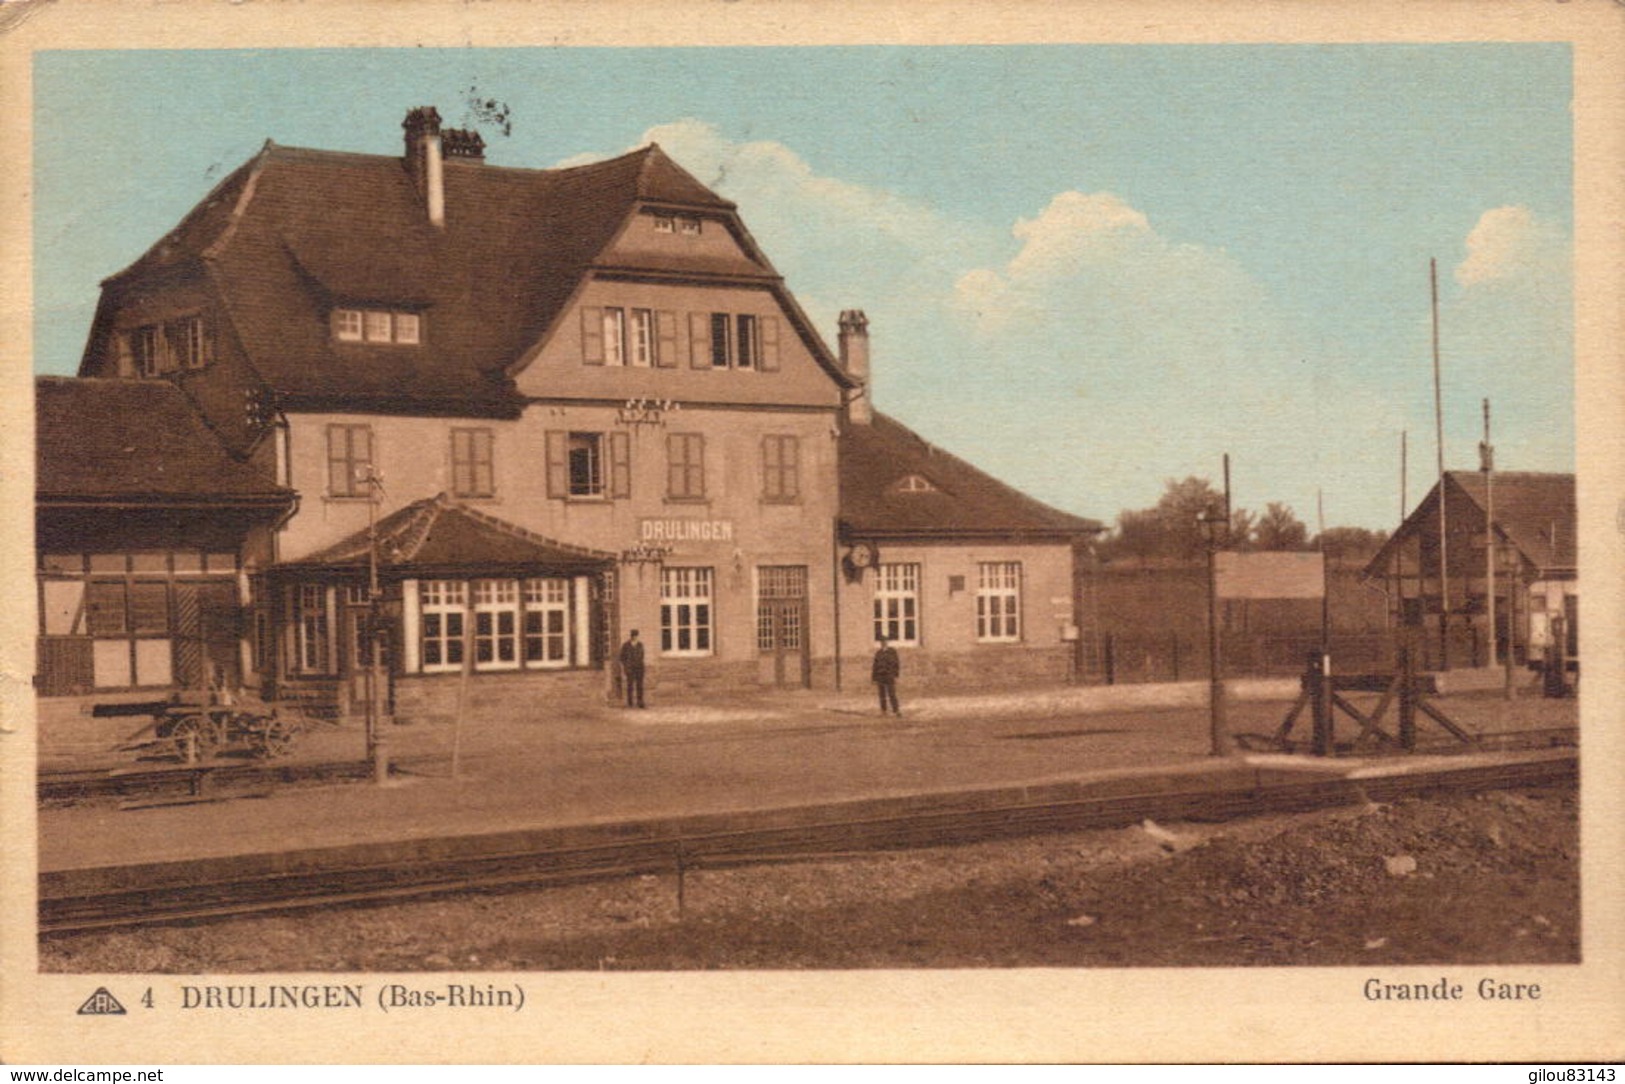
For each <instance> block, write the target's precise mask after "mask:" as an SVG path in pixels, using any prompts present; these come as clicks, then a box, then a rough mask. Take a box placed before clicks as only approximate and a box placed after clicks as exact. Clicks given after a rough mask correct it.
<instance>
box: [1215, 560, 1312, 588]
mask: <svg viewBox="0 0 1625 1084" xmlns="http://www.w3.org/2000/svg"><path fill="white" fill-rule="evenodd" d="M1214 558H1215V562H1214V574H1215V578H1216V580H1217V584H1218V594H1219V597H1220V598H1228V599H1243V598H1324V597H1325V595H1326V560H1325V557H1324V556H1323V555H1322V554H1319V553H1218V554H1215V555H1214Z"/></svg>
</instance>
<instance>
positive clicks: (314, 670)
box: [293, 583, 331, 674]
mask: <svg viewBox="0 0 1625 1084" xmlns="http://www.w3.org/2000/svg"><path fill="white" fill-rule="evenodd" d="M293 626H294V643H293V650H294V659H293V668H294V669H295V670H296V671H298V672H299V673H303V674H325V673H327V672H328V671H329V670H330V668H331V667H330V665H329V659H330V657H331V656H330V654H329V650H328V642H329V641H328V623H327V588H326V587H324V586H323V585H321V584H319V583H302V584H300V585H298V586H297V587H296V588H294V596H293Z"/></svg>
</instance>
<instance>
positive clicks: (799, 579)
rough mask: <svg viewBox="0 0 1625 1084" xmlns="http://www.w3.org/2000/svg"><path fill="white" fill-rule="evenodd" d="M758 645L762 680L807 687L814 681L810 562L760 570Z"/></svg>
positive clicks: (763, 567)
mask: <svg viewBox="0 0 1625 1084" xmlns="http://www.w3.org/2000/svg"><path fill="white" fill-rule="evenodd" d="M756 572H757V585H756V647H757V651H758V653H759V656H760V659H761V665H760V667H759V668H758V673H759V675H760V679H761V682H762V684H764V685H778V686H781V687H784V686H788V687H795V688H806V687H807V686H808V685H810V684H811V682H812V654H811V648H810V645H809V637H808V635H807V566H806V565H763V566H761V567H759V568H758V569H757V570H756Z"/></svg>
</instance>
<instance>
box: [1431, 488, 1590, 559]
mask: <svg viewBox="0 0 1625 1084" xmlns="http://www.w3.org/2000/svg"><path fill="white" fill-rule="evenodd" d="M1449 478H1450V480H1451V482H1453V483H1454V484H1455V485H1457V486H1459V487H1460V488H1461V490H1462V491H1463V492H1464V493H1466V494H1467V496H1469V497H1471V498H1472V500H1473V503H1474V504H1476V505H1478V506H1479V507H1480V508H1487V507H1488V506H1489V505H1488V494H1487V493H1486V490H1485V481H1484V475H1483V474H1482V473H1481V472H1478V471H1454V472H1451V473H1450V474H1449ZM1492 485H1493V487H1494V503H1495V525H1496V527H1498V528H1499V529H1500V530H1501V531H1502V532H1503V533H1504V534H1505V535H1506V537H1507V539H1508V540H1509V541H1511V542H1512V544H1513V545H1515V546H1517V547H1518V549H1519V550H1520V551H1521V552H1522V553H1523V555H1524V557H1525V558H1527V559H1528V560H1529V562H1530V563H1531V564H1533V565H1534V566H1535V567H1536V568H1542V569H1572V568H1574V567H1575V566H1576V563H1577V561H1578V560H1579V557H1578V554H1579V540H1578V538H1577V537H1576V526H1577V519H1576V508H1575V495H1574V475H1572V474H1543V473H1542V474H1537V473H1535V472H1532V471H1497V472H1496V473H1495V476H1494V481H1493V483H1492Z"/></svg>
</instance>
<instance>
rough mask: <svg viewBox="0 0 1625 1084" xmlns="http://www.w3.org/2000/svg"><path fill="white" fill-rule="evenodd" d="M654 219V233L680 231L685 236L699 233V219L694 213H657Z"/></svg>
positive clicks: (695, 235)
mask: <svg viewBox="0 0 1625 1084" xmlns="http://www.w3.org/2000/svg"><path fill="white" fill-rule="evenodd" d="M654 220H655V232H656V233H680V234H682V235H683V236H685V237H698V236H699V235H700V220H699V218H698V217H697V216H695V215H668V214H657V215H655V216H654Z"/></svg>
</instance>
